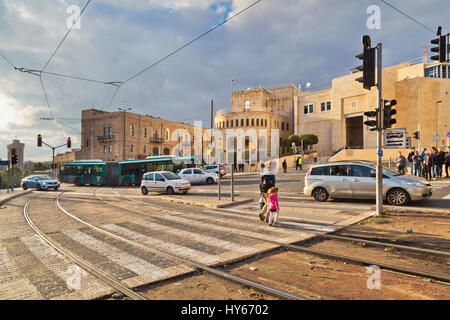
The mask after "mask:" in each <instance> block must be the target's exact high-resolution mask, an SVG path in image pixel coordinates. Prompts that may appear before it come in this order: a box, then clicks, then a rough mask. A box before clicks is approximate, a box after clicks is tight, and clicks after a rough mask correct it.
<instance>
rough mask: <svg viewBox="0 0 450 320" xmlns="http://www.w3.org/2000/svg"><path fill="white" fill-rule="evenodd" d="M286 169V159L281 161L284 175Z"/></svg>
mask: <svg viewBox="0 0 450 320" xmlns="http://www.w3.org/2000/svg"><path fill="white" fill-rule="evenodd" d="M286 169H287V162H286V159H284V161H283V172H284V173H286Z"/></svg>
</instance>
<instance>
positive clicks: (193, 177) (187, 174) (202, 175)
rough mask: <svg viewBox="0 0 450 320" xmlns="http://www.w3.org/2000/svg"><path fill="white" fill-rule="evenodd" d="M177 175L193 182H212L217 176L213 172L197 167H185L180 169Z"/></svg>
mask: <svg viewBox="0 0 450 320" xmlns="http://www.w3.org/2000/svg"><path fill="white" fill-rule="evenodd" d="M179 176H180V177H181V178H183V179H185V180H187V181H189V182H190V183H192V184H194V183H197V184H202V183H206V184H213V183H215V182H217V179H218V176H217V174H215V173H211V172H206V171H203V170H202V169H199V168H187V169H183V170H181V171H180V173H179Z"/></svg>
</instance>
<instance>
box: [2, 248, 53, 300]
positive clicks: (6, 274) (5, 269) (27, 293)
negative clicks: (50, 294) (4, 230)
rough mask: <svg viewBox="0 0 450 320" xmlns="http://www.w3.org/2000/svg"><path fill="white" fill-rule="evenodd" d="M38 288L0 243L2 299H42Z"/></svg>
mask: <svg viewBox="0 0 450 320" xmlns="http://www.w3.org/2000/svg"><path fill="white" fill-rule="evenodd" d="M42 299H44V298H43V297H42V296H41V294H40V293H39V291H38V290H37V288H36V287H35V286H33V285H32V284H31V283H30V281H29V280H28V279H27V278H24V277H22V275H21V273H20V271H19V270H17V268H16V266H15V265H14V263H13V262H12V261H11V260H10V259H9V258H8V253H7V252H6V249H4V248H3V247H2V246H1V245H0V300H42Z"/></svg>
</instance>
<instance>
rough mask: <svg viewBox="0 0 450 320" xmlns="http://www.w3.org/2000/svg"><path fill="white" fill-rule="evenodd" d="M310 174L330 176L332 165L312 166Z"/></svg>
mask: <svg viewBox="0 0 450 320" xmlns="http://www.w3.org/2000/svg"><path fill="white" fill-rule="evenodd" d="M310 175H312V176H329V175H330V167H316V168H312V169H311V173H310Z"/></svg>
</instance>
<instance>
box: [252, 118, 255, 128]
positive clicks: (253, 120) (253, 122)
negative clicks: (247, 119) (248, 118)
mask: <svg viewBox="0 0 450 320" xmlns="http://www.w3.org/2000/svg"><path fill="white" fill-rule="evenodd" d="M254 125H255V119H252V127H253V126H254Z"/></svg>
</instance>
